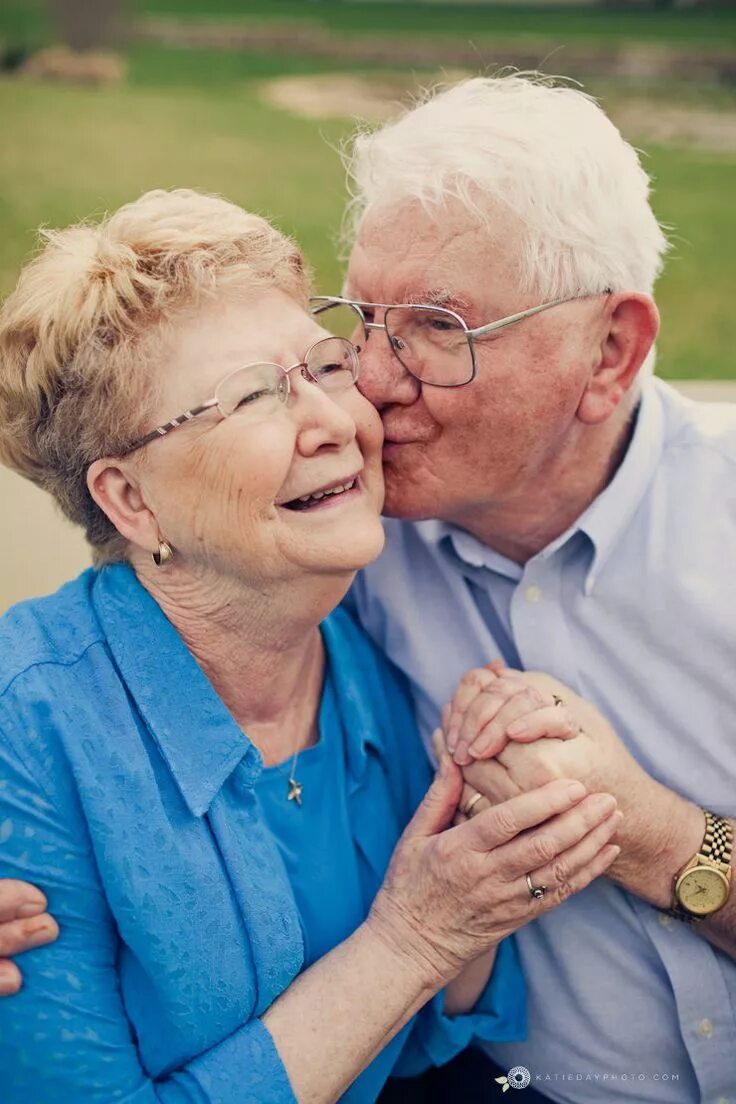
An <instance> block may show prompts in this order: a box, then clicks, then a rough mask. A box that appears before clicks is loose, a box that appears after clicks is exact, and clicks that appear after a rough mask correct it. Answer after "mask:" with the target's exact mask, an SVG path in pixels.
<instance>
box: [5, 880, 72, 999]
mask: <svg viewBox="0 0 736 1104" xmlns="http://www.w3.org/2000/svg"><path fill="white" fill-rule="evenodd" d="M58 935H59V928H58V925H57V923H56V921H55V920H54V919H53V917H51V916H49V915H48V913H47V912H46V898H45V897H44V895H43V893H41V890H40V889H36V887H35V886H32V885H28V883H27V882H18V881H16V880H15V879H14V878H0V997H9V996H11V995H12V994H13V993H17V992H18V990H19V989H20V987H21V984H22V978H21V973H20V970H19V969H18V967H17V966H16V965H15V963H14V962H11V961H10V956H11V955H17V954H21V953H22V952H23V951H30V950H32V949H33V948H34V947H42V946H43V945H44V943H53V941H54V940H55V939H57V938H58Z"/></svg>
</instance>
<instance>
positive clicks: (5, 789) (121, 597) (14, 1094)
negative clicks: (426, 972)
mask: <svg viewBox="0 0 736 1104" xmlns="http://www.w3.org/2000/svg"><path fill="white" fill-rule="evenodd" d="M322 633H323V639H324V642H325V647H326V652H327V676H326V690H325V698H324V700H323V702H322V710H321V718H320V719H321V723H322V726H323V730H322V732H321V741H320V743H322V742H323V741H324V746H323V747H320V744H318V745H316V746H315V747H314V748H312V749H311V751H309V752H307V753H305V755H304V757H303V761H302V762H301V763H300V767H301V768H303V773H302V780H303V781H304V782H305V792H304V806H303V808H301V809H295V808H294V807H293V804H289V805H288V806H287V803H286V802H284V803H283V807H281V806H279V809H278V811H275V809H274V805H273V802H274V800H275V799H276V796H275V793H274V794H270V793H269V792H268V788H269V785H270V779H269V778H266V779H265V780H264V777H263V773H264V772H263V765H262V760H261V757H260V754H259V752H258V750H257V748H256V747H255V746H254V745H253V744H252V743H251V742H250V741H249V740H248V738H247V737H246V736H245V735H244V734H243V733H242V731H241V730H240V728H239V727H238V725H237V724H236V723H235V721H234V720H233V718H232V716H231V715H230V714H229V713H228V711H227V709H226V708H225V706H224V704H223V703H222V701H221V700H220V698H219V697H218V696H217V695H216V693H215V692H214V690H213V688H212V686H211V684H210V683H209V681H208V680H207V678H206V677H205V675H204V674H203V672H202V670H201V669H200V667H199V666H198V664H197V663H196V661H195V659H194V657H193V656H192V655H191V653H190V652H189V651H188V649H187V648H186V647H185V645H184V643H183V641H182V640H181V637H180V636H179V635H178V633H177V632H176V631H175V629H174V628H173V626H172V625H171V624H170V623H169V622H168V621H167V619H166V618H165V616H164V614H163V613H162V611H161V609H160V608H159V606H158V605H157V604H156V603H155V602H154V601H153V599H152V598H151V597H150V596H149V595H148V594H147V592H146V591H145V590H144V589H143V588H142V587H141V586H140V584H139V583H138V581H137V579H136V578H135V575H134V574H133V572H132V571H131V570H130V568H128V567H125V566H123V565H117V566H115V567H110V568H105V569H104V570H103V571H102V572H101V573H99V574H98V573H95V572H93V571H88V572H85V573H84V574H83V575H81V576H80V577H79V579H77V580H75V581H74V582H72V583H70V584H68V585H67V586H66V587H64V588H62V589H61V590H60V591H59V592H58V593H57V594H56V595H53V596H52V597H50V598H46V599H40V600H38V601H33V602H28V603H24V604H22V605H20V606H17V607H15V608H14V609H13V610H11V611H10V612H9V613H8V614H6V615H5V617H3V618H2V619H1V620H0V876H3V877H7V876H11V877H15V878H21V879H26V880H28V881H31V882H34V883H36V884H37V885H39V886H41V887H42V889H43V890H44V891H45V893H46V894H47V896H48V900H49V908H50V910H51V912H52V913H54V915H55V916H56V917H57V919H58V920H59V924H60V927H61V935H60V938H59V939H58V941H57V942H56V943H54V944H53V945H51V946H49V947H43V948H40V949H38V950H35V951H32V952H30V953H28V954H27V955H26V956H24V959H23V972H24V975H25V984H24V987H23V989H22V990H21V991H20V993H19V994H18V995H17V996H14V997H11V998H7V999H5V1000H3V1001H0V1071H1V1072H0V1100H2V1104H88V1102H93V1101H94V1102H98V1104H116V1102H120V1104H154V1102H156V1101H159V1102H161V1104H266V1102H268V1104H294V1100H295V1098H294V1094H293V1092H292V1089H291V1085H290V1083H289V1079H288V1076H287V1074H286V1071H285V1069H284V1066H283V1064H282V1063H281V1060H280V1058H279V1055H278V1052H277V1050H276V1048H275V1046H274V1043H273V1041H272V1039H271V1036H270V1035H269V1033H268V1030H267V1029H266V1028H265V1026H264V1024H263V1022H262V1020H261V1018H260V1017H261V1016H262V1015H263V1013H264V1011H265V1010H266V1009H267V1008H268V1007H269V1005H270V1004H271V1003H272V1002H273V1001H274V999H275V998H276V997H277V996H278V995H279V994H280V993H282V992H283V990H284V989H285V988H286V987H287V986H288V985H289V984H290V983H291V982H292V981H293V979H294V978H295V977H296V975H297V974H298V973H299V972H300V970H302V969H303V968H304V965H305V955H307V956H308V958H309V960H311V959H313V958H314V957H316V956H317V955H318V954H320V953H323V952H324V951H327V950H328V949H330V948H331V947H332V946H333V945H334V944H335V942H336V941H339V940H340V939H343V938H344V937H345V936H346V935H347V934H348V933H349V932H350V931H351V930H354V928H355V927H356V926H357V924H358V923H359V922H360V921H361V920H362V919H363V917H365V916H366V914H367V912H368V909H369V907H370V904H371V901H372V899H373V897H374V896H375V893H376V891H377V890H378V888H379V885H380V883H381V881H382V879H383V875H384V872H385V870H386V867H387V865H388V861H389V859H390V856H391V853H392V851H393V849H394V846H395V844H396V841H397V839H398V837H399V835H400V833H401V831H402V829H403V828H404V826H405V825H406V823H407V821H408V820H409V818H410V816H411V814H412V812H413V810H414V808H415V807H416V805H417V804H418V802H419V800H420V799H421V797H422V796H423V794H424V792H425V790H426V787H427V784H428V782H429V780H430V771H429V766H428V763H427V759H426V756H425V755H424V752H423V750H422V748H421V744H420V742H419V739H418V736H417V734H416V727H415V723H414V719H413V716H412V712H411V707H410V702H409V698H408V696H407V694H406V690H405V686H404V682H403V679H402V678H401V677H400V676H399V675H398V674H397V673H396V672H395V671H394V670H393V669H392V668H391V667H390V666H389V664H388V663H387V662H386V660H385V659H383V658H382V657H381V656H380V655H379V654H378V653H377V651H376V649H375V647H374V646H373V645H372V644H371V643H370V641H369V640H368V638H367V637H366V635H365V634H364V633H363V632H361V630H360V629H358V627H357V626H356V625H355V623H354V622H353V621H351V619H350V618H349V616H348V615H347V614H346V613H345V612H344V611H337V612H336V613H335V614H333V616H332V617H330V618H328V620H327V621H326V622H325V623H324V625H323V626H322ZM320 772H322V777H321V778H320ZM280 781H281V788H280V800H283V794H284V792H285V788H286V785H285V779H283V778H282V779H281V780H280ZM322 783H324V785H322ZM321 801H323V802H324V806H323V807H321V808H320V807H319V803H320V802H321ZM263 802H265V805H266V806H267V811H266V815H265V816H264V809H263ZM301 816H303V820H302V824H303V825H304V832H303V836H302V839H300V838H299V834H298V832H294V831H293V829H289V828H288V827H284V825H285V824H287V825H288V822H287V821H286V818H287V817H293V818H299V817H301ZM329 818H332V824H333V833H334V834H333V836H332V837H330V836H329V834H327V820H328V819H329ZM279 825H280V826H279ZM337 836H339V837H340V838H339V839H338V838H336V837H337ZM320 837H321V839H322V841H323V846H324V848H325V852H324V854H323V855H322V866H321V869H320V870H319V872H318V873H317V874H316V878H315V881H314V883H312V881H311V875H312V874H313V873H315V870H314V863H315V862H316V861H318V860H319V856H318V854H317V850H318V847H317V845H318V841H319V839H320ZM287 851H288V852H289V854H288V855H287ZM348 868H349V870H350V877H349V878H348V879H345V880H340V879H343V877H344V875H345V872H346V869H348ZM305 937H306V939H305ZM442 1005H443V996H442V994H439V995H438V996H437V997H436V998H435V999H434V1000H433V1001H431V1002H430V1003H429V1004H428V1005H427V1006H426V1007H425V1008H424V1009H423V1010H422V1011H421V1012H420V1013H419V1015H418V1016H416V1017H415V1018H414V1020H412V1021H411V1022H410V1023H409V1024H407V1025H406V1027H405V1028H404V1029H403V1030H402V1032H401V1033H400V1034H399V1035H397V1037H396V1038H395V1039H394V1040H393V1041H392V1042H391V1043H389V1044H388V1046H387V1047H386V1048H385V1049H384V1050H383V1051H382V1052H381V1053H380V1054H379V1055H378V1056H377V1058H376V1059H375V1061H374V1062H373V1063H372V1064H371V1065H370V1066H369V1067H368V1068H367V1069H366V1070H365V1071H364V1072H363V1074H362V1075H361V1077H359V1078H358V1079H357V1080H356V1081H355V1082H354V1084H353V1085H352V1086H351V1088H350V1089H349V1090H348V1091H347V1093H346V1094H345V1096H344V1100H345V1101H348V1102H349V1104H368V1102H369V1101H373V1100H375V1097H376V1095H377V1093H378V1092H379V1090H380V1088H381V1086H382V1084H383V1083H384V1081H385V1080H386V1078H387V1077H388V1076H389V1074H390V1073H391V1072H392V1071H393V1072H397V1073H415V1072H418V1071H420V1070H422V1069H424V1068H427V1066H429V1065H432V1064H433V1063H438V1064H439V1063H442V1062H444V1061H447V1060H448V1059H449V1058H451V1057H452V1056H453V1055H454V1054H456V1053H457V1052H458V1050H460V1049H461V1048H462V1047H464V1046H466V1045H467V1044H468V1043H469V1042H470V1040H471V1039H472V1038H473V1037H476V1036H477V1037H478V1038H484V1039H491V1038H496V1039H510V1038H520V1037H522V1036H523V1033H524V1026H525V1023H524V987H523V980H522V978H521V974H520V971H519V966H518V959H517V956H516V953H515V950H514V947H513V944H512V943H506V944H504V945H502V947H501V948H500V950H499V955H498V959H497V962H496V967H495V969H494V972H493V975H492V978H491V981H490V983H489V985H488V986H487V988H486V991H485V992H484V993H483V994H482V996H481V999H480V1001H479V1002H478V1004H477V1005H476V1008H475V1010H474V1011H473V1013H472V1014H470V1015H467V1016H460V1017H457V1018H455V1019H449V1018H448V1017H446V1016H445V1015H444V1014H443V1011H442ZM355 1014H356V1016H359V1015H360V1009H359V1008H356V1010H355Z"/></svg>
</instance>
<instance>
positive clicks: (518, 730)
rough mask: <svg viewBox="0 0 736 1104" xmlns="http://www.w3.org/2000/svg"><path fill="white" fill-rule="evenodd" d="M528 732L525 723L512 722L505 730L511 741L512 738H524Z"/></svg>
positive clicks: (527, 726)
mask: <svg viewBox="0 0 736 1104" xmlns="http://www.w3.org/2000/svg"><path fill="white" fill-rule="evenodd" d="M529 731H530V728H529V725H528V724H527V723H526V721H513V722H512V724H510V725H509V727H508V728H507V729H506V735H507V736H511V738H512V739H513V737H514V736H526V734H527V732H529Z"/></svg>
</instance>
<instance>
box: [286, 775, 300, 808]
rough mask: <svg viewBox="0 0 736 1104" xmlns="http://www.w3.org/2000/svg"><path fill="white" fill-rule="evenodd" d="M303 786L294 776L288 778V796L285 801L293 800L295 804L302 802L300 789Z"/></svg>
mask: <svg viewBox="0 0 736 1104" xmlns="http://www.w3.org/2000/svg"><path fill="white" fill-rule="evenodd" d="M303 789H304V787H303V786H302V784H301V782H297V780H296V778H290V779H289V796H288V797H287V799H286V800H287V801H295V802H296V804H297V805H301V803H302V790H303Z"/></svg>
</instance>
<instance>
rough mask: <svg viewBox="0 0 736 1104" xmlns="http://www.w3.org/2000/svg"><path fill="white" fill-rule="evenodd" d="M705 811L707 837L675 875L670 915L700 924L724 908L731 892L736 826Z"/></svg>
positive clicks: (715, 814)
mask: <svg viewBox="0 0 736 1104" xmlns="http://www.w3.org/2000/svg"><path fill="white" fill-rule="evenodd" d="M703 812H704V813H705V836H704V838H703V843H702V846H701V848H700V850H699V851H698V853H697V855H693V857H692V858H691V859H690V861H689V862H688V863H686V864H685V866H683V868H682V870H680V871H679V872H678V873H677V874H676V875H675V878H674V901H673V905H672V908H671V909H670V910H669V911H670V915H671V916H675V917H676V918H677V919H678V920H685V921H687V922H688V923H690V924H697V923H698V921H700V920H704V919H705V918H706V916H712V915H713V913H714V912H717V911H718V909H719V908H723V906H724V905H725V903H726V901H727V900H728V895H729V893H730V891H731V854H732V851H733V826H732V825H731V824H730V823H729V821H727V820H725V819H724V817H722V816H718V814H717V813H709V812H708V810H707V809H703Z"/></svg>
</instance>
